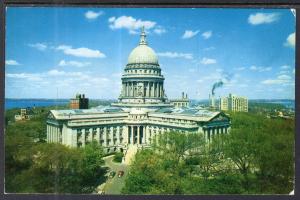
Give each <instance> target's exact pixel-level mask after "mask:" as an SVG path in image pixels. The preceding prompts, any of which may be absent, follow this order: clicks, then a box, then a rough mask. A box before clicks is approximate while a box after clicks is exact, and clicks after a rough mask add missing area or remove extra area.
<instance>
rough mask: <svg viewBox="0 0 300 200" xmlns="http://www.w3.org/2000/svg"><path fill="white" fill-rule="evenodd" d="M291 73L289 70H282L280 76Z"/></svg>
mask: <svg viewBox="0 0 300 200" xmlns="http://www.w3.org/2000/svg"><path fill="white" fill-rule="evenodd" d="M289 72H290V71H288V70H281V71H280V72H279V73H278V74H288V73H289Z"/></svg>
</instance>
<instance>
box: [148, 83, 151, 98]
mask: <svg viewBox="0 0 300 200" xmlns="http://www.w3.org/2000/svg"><path fill="white" fill-rule="evenodd" d="M148 97H151V82H148Z"/></svg>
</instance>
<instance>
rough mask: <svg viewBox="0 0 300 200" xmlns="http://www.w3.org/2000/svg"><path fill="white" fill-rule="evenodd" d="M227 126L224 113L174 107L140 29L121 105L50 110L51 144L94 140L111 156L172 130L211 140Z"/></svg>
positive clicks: (80, 143)
mask: <svg viewBox="0 0 300 200" xmlns="http://www.w3.org/2000/svg"><path fill="white" fill-rule="evenodd" d="M229 128H230V119H229V118H228V117H227V116H226V115H225V114H224V113H222V112H212V111H208V110H203V109H197V108H187V107H182V108H175V106H174V105H172V104H171V103H170V101H169V100H168V98H167V96H166V92H165V88H164V77H163V75H162V74H161V68H160V66H159V62H158V57H157V55H156V54H155V52H154V50H153V49H152V48H150V47H149V46H148V44H147V41H146V34H145V32H144V31H143V30H142V33H141V36H140V42H139V44H138V46H137V47H136V48H134V49H133V50H132V52H131V53H130V55H129V58H128V63H127V65H126V67H125V69H124V73H123V76H122V89H121V94H120V96H119V101H118V102H117V103H114V104H112V105H111V106H98V107H95V108H91V109H69V110H51V111H50V113H49V116H48V119H47V141H48V142H57V143H61V144H65V145H67V146H70V147H81V146H85V145H86V144H87V143H89V142H91V141H93V140H95V141H97V142H99V143H100V144H101V145H102V146H103V147H104V149H105V151H106V152H107V153H109V152H113V151H118V150H120V151H123V150H126V149H128V148H130V147H132V146H134V147H135V148H136V147H142V146H149V145H150V144H151V142H153V140H155V139H157V136H158V135H159V134H164V133H165V132H169V131H180V132H182V133H185V132H193V133H199V134H203V135H204V136H205V139H206V140H210V139H211V138H212V137H213V135H216V134H226V133H227V132H228V130H229Z"/></svg>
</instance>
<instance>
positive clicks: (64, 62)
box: [58, 60, 91, 67]
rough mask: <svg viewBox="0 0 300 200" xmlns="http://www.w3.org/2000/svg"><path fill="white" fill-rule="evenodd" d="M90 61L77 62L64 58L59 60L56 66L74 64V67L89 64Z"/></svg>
mask: <svg viewBox="0 0 300 200" xmlns="http://www.w3.org/2000/svg"><path fill="white" fill-rule="evenodd" d="M90 64H91V63H89V62H78V61H73V60H70V61H65V60H61V61H60V62H59V63H58V66H61V67H64V66H74V67H86V66H88V65H90Z"/></svg>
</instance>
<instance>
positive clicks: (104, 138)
mask: <svg viewBox="0 0 300 200" xmlns="http://www.w3.org/2000/svg"><path fill="white" fill-rule="evenodd" d="M103 140H104V145H103V146H107V145H106V144H107V141H106V140H107V127H106V126H104V128H103Z"/></svg>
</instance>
